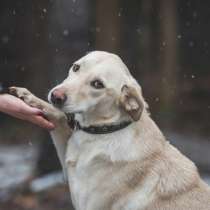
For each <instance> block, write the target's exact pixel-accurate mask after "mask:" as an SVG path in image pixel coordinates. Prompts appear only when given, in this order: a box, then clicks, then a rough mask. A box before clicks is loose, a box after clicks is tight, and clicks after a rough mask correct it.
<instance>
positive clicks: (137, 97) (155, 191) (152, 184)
mask: <svg viewBox="0 0 210 210" xmlns="http://www.w3.org/2000/svg"><path fill="white" fill-rule="evenodd" d="M75 63H76V64H77V65H79V66H80V69H79V70H78V71H77V72H74V71H73V70H72V68H71V69H70V71H69V76H68V77H67V79H66V80H64V81H63V82H62V83H61V84H60V85H58V86H56V87H55V88H53V90H52V91H51V92H50V93H49V100H50V98H51V94H52V92H53V91H55V90H62V91H63V93H65V95H66V96H67V100H66V102H65V104H64V105H63V107H62V108H61V111H60V110H58V109H57V108H54V107H52V106H51V105H49V104H48V103H46V102H43V101H42V100H40V99H38V98H36V97H35V96H34V95H32V94H31V93H30V92H28V91H27V90H25V89H22V88H13V92H14V91H15V92H16V94H17V96H19V97H21V98H23V99H24V100H25V102H26V103H28V104H30V105H32V106H36V107H39V108H41V109H43V110H44V111H45V112H46V115H47V116H48V117H49V118H50V119H51V120H52V121H53V122H55V123H56V126H57V127H56V129H55V130H54V131H52V132H51V135H52V138H53V141H54V143H55V146H56V149H57V152H58V155H59V158H60V160H61V163H62V165H63V169H64V171H66V176H67V179H68V182H69V187H70V191H71V198H72V202H73V205H74V207H75V209H76V210H210V188H209V187H208V186H207V185H206V184H205V183H204V182H203V181H202V180H201V179H200V176H199V174H198V172H197V168H196V166H195V165H194V163H193V162H191V161H190V160H189V159H188V158H186V157H185V156H184V155H182V154H181V153H180V152H179V151H178V150H177V149H176V148H174V147H173V146H172V145H171V144H169V143H168V142H167V141H166V140H165V138H164V136H163V134H162V133H161V131H160V130H159V128H158V127H157V126H156V124H155V123H154V122H153V120H152V119H151V117H150V115H149V113H148V112H147V104H146V102H145V100H144V98H143V96H142V92H141V88H140V86H139V85H138V83H137V82H136V80H135V79H134V78H133V77H132V76H131V74H130V72H129V70H128V69H127V67H126V65H125V64H124V63H123V62H122V60H121V59H120V58H119V57H118V56H116V55H114V54H110V53H107V52H100V51H95V52H92V53H89V54H88V55H86V56H84V57H83V58H81V59H79V60H78V61H76V62H75ZM94 80H100V81H102V82H103V84H104V86H105V87H104V88H101V89H95V88H94V87H92V86H91V85H90V84H91V82H92V81H94ZM63 112H65V113H75V118H76V119H77V120H78V121H79V123H80V124H81V125H82V126H90V125H101V124H113V123H115V124H116V123H119V122H122V121H126V120H132V121H133V122H132V124H130V125H129V126H127V127H126V128H123V129H122V130H119V131H115V132H113V133H109V134H89V133H86V132H84V131H82V130H76V131H72V130H70V128H69V126H68V124H67V122H66V117H65V115H64V114H63Z"/></svg>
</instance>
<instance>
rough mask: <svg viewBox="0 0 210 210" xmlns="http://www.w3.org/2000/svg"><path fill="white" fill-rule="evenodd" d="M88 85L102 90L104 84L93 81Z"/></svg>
mask: <svg viewBox="0 0 210 210" xmlns="http://www.w3.org/2000/svg"><path fill="white" fill-rule="evenodd" d="M90 85H91V86H92V87H94V88H96V89H102V88H104V84H103V82H101V81H100V80H98V79H97V80H93V81H92V82H91V83H90Z"/></svg>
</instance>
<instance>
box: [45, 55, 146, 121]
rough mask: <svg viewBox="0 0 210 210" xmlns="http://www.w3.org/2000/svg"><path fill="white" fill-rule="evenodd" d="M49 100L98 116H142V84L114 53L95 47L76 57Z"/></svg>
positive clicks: (67, 111) (66, 110)
mask: <svg viewBox="0 0 210 210" xmlns="http://www.w3.org/2000/svg"><path fill="white" fill-rule="evenodd" d="M48 98H49V101H50V102H51V103H52V104H53V105H55V106H57V107H58V108H60V109H61V110H63V111H64V112H66V113H80V114H81V115H83V114H84V115H89V116H92V117H95V119H101V120H104V121H106V120H109V119H111V118H113V119H115V121H116V120H119V119H120V118H122V117H124V118H132V119H133V120H134V121H137V120H139V118H140V116H141V113H142V111H143V109H144V107H145V106H144V105H145V102H144V99H143V97H142V93H141V88H140V86H139V85H138V83H137V82H136V81H135V79H134V78H133V77H132V76H131V74H130V72H129V71H128V69H127V67H126V65H125V64H124V63H123V62H122V60H121V59H120V58H119V57H118V56H117V55H114V54H110V53H107V52H100V51H95V52H91V53H89V54H87V55H86V56H84V57H82V58H81V59H79V60H78V61H76V62H75V63H74V64H73V65H72V67H71V68H70V71H69V75H68V77H67V78H66V79H65V80H64V81H63V82H62V83H61V84H60V85H58V86H56V87H55V88H53V89H52V90H51V91H50V93H49V97H48Z"/></svg>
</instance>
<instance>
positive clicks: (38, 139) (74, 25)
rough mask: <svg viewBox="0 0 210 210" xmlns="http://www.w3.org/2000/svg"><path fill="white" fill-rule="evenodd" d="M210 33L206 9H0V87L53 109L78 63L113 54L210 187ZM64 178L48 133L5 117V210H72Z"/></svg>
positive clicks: (93, 4)
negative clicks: (57, 88) (49, 99)
mask: <svg viewBox="0 0 210 210" xmlns="http://www.w3.org/2000/svg"><path fill="white" fill-rule="evenodd" d="M209 26H210V2H209V1H203V2H201V1H196V0H183V1H181V0H133V1H127V0H107V1H103V0H93V1H82V0H36V1H30V0H18V1H14V0H1V2H0V81H3V82H6V83H8V84H10V85H16V86H24V87H27V88H28V89H30V90H31V91H32V92H33V93H35V94H36V95H38V96H39V97H41V98H43V99H46V96H47V93H48V91H49V90H50V88H52V87H53V86H54V85H56V84H58V83H59V82H61V81H62V80H63V79H64V78H65V77H66V76H67V73H68V70H69V68H70V66H71V64H72V63H73V62H74V61H75V60H76V59H78V58H80V57H81V56H83V55H84V54H86V53H87V52H90V51H92V50H105V51H109V52H113V53H116V54H118V55H119V56H120V57H121V58H122V59H123V60H124V62H125V63H126V64H127V66H128V68H129V69H130V71H131V72H132V74H133V75H134V77H135V78H136V79H137V80H138V81H139V83H140V85H141V86H142V88H143V93H144V97H145V98H146V100H147V102H148V103H149V105H150V111H151V114H152V117H153V118H154V120H155V121H156V122H157V124H158V125H159V127H160V128H161V130H163V131H164V133H165V135H166V137H167V138H168V139H169V140H170V142H172V143H173V144H175V145H176V146H177V147H178V148H179V149H180V150H181V151H182V152H184V153H185V154H186V155H187V156H188V157H190V158H191V159H192V160H193V161H195V162H196V164H197V166H198V167H199V170H200V171H201V172H202V174H203V175H204V177H207V178H208V174H210V152H209V149H210V123H209V117H210V27H209ZM59 171H60V165H59V163H58V160H57V157H56V153H55V150H54V147H53V145H52V142H51V140H50V137H49V135H48V133H47V132H46V131H43V130H41V129H39V128H37V127H35V126H33V125H29V124H28V123H25V122H22V121H19V120H17V119H13V118H11V117H9V116H6V115H4V114H0V209H20V210H25V209H37V210H42V209H43V210H48V209H51V210H53V209H59V210H60V209H63V210H65V209H70V205H71V204H70V199H69V194H68V188H67V187H66V186H65V184H64V183H63V182H62V178H61V173H60V172H59ZM52 189H53V190H52Z"/></svg>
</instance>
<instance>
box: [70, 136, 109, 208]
mask: <svg viewBox="0 0 210 210" xmlns="http://www.w3.org/2000/svg"><path fill="white" fill-rule="evenodd" d="M88 137H89V138H90V136H89V135H82V134H81V135H80V133H79V134H75V135H73V136H72V138H71V139H70V140H69V143H68V147H67V153H66V164H67V170H68V180H69V184H70V189H71V196H72V200H73V203H74V205H75V207H76V209H77V210H80V209H82V210H84V209H85V208H86V206H87V205H88V202H89V201H90V199H92V198H91V196H93V192H95V190H97V188H99V187H100V184H99V180H100V179H101V177H103V176H105V173H106V170H104V169H103V167H104V165H103V163H102V162H103V161H102V160H101V159H100V156H101V154H102V153H103V151H104V147H103V145H100V144H98V143H95V141H94V139H87V138H88ZM99 159H100V160H99ZM99 162H100V163H99Z"/></svg>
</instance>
